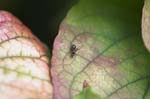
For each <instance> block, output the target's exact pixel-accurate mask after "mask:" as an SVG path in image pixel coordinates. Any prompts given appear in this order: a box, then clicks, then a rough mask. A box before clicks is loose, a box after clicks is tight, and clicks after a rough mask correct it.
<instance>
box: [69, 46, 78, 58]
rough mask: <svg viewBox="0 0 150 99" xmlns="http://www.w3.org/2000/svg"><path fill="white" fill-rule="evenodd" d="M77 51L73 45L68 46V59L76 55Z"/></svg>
mask: <svg viewBox="0 0 150 99" xmlns="http://www.w3.org/2000/svg"><path fill="white" fill-rule="evenodd" d="M77 50H78V48H77V47H76V45H75V44H72V45H71V46H70V57H71V58H73V57H74V55H75V54H76V52H77Z"/></svg>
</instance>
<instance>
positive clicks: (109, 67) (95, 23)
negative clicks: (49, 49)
mask: <svg viewBox="0 0 150 99" xmlns="http://www.w3.org/2000/svg"><path fill="white" fill-rule="evenodd" d="M142 4H143V1H142V0H110V1H107V0H80V1H79V3H78V4H77V5H75V6H73V7H72V9H71V10H70V11H69V13H68V14H67V16H66V18H65V19H64V21H63V22H62V24H61V26H60V29H59V34H58V35H57V37H56V39H55V42H54V47H53V48H54V49H53V56H52V69H51V71H52V79H53V86H54V99H72V98H73V97H74V96H76V95H78V94H79V93H80V92H81V91H82V85H83V82H84V80H87V82H88V83H89V84H90V86H91V87H92V90H93V92H94V93H95V94H97V95H99V96H101V98H106V99H149V98H150V71H149V70H150V61H149V60H150V54H149V53H148V52H147V50H146V48H145V46H144V44H143V41H142V36H141V29H140V28H141V12H142ZM73 45H75V46H76V48H77V49H78V50H73V51H72V50H71V48H72V46H73ZM74 53H75V54H74ZM72 54H73V57H71V56H72Z"/></svg>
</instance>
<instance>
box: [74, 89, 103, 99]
mask: <svg viewBox="0 0 150 99" xmlns="http://www.w3.org/2000/svg"><path fill="white" fill-rule="evenodd" d="M73 99H102V98H101V97H100V96H98V95H97V94H95V93H94V92H93V91H92V88H91V87H87V88H84V89H83V90H82V92H80V93H79V94H78V95H76V96H75V97H74V98H73Z"/></svg>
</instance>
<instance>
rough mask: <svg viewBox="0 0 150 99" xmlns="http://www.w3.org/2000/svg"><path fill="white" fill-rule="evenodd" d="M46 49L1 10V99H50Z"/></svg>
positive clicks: (27, 30) (14, 19) (50, 89)
mask: <svg viewBox="0 0 150 99" xmlns="http://www.w3.org/2000/svg"><path fill="white" fill-rule="evenodd" d="M48 65H49V59H48V54H47V52H46V48H45V46H44V45H43V44H42V43H41V42H40V41H39V40H38V39H37V38H36V37H35V36H33V34H32V33H31V31H30V30H29V29H28V28H26V27H25V26H24V25H23V24H22V23H21V22H20V21H19V20H18V19H17V18H15V17H14V16H13V15H11V14H10V13H8V12H4V11H0V98H1V99H12V98H14V99H33V98H34V99H51V97H52V86H51V80H50V77H49V67H48Z"/></svg>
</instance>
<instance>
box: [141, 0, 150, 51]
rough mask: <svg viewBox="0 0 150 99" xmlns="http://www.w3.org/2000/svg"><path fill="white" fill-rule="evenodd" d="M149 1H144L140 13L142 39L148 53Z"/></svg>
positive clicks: (149, 37)
mask: <svg viewBox="0 0 150 99" xmlns="http://www.w3.org/2000/svg"><path fill="white" fill-rule="evenodd" d="M149 27H150V0H145V3H144V7H143V13H142V37H143V40H144V43H145V46H146V48H147V49H148V50H149V51H150V28H149Z"/></svg>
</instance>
